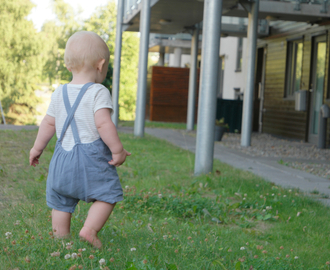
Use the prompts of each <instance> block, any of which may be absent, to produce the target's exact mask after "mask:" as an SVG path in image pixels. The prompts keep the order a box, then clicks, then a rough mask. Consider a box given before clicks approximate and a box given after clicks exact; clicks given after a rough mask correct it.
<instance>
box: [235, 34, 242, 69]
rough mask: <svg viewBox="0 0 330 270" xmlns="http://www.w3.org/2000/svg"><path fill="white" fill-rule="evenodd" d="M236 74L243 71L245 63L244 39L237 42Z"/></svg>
mask: <svg viewBox="0 0 330 270" xmlns="http://www.w3.org/2000/svg"><path fill="white" fill-rule="evenodd" d="M236 57H237V58H236V70H235V71H236V72H239V71H242V61H243V38H241V37H239V38H238V40H237V51H236Z"/></svg>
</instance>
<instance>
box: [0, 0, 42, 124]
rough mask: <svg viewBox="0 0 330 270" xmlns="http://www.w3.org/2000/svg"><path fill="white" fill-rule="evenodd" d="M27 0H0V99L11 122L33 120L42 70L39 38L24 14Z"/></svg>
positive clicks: (30, 6) (29, 4)
mask: <svg viewBox="0 0 330 270" xmlns="http://www.w3.org/2000/svg"><path fill="white" fill-rule="evenodd" d="M32 7H33V4H32V3H31V2H30V1H28V0H0V48H1V50H0V99H1V101H2V105H3V107H4V111H5V115H6V119H7V122H8V123H11V124H33V123H34V121H35V120H34V117H33V115H34V114H36V106H37V103H38V98H37V97H36V96H35V94H34V90H35V89H36V83H38V82H39V81H40V75H41V71H42V55H41V52H42V39H41V38H40V34H38V33H37V31H36V30H35V28H34V26H33V24H32V22H31V21H29V20H27V19H26V17H27V15H28V14H29V13H30V11H31V9H32Z"/></svg>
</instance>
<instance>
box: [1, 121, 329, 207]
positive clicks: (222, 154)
mask: <svg viewBox="0 0 330 270" xmlns="http://www.w3.org/2000/svg"><path fill="white" fill-rule="evenodd" d="M37 128H38V126H14V125H0V130H5V129H11V130H21V129H28V130H31V129H37ZM118 131H119V132H123V133H133V128H131V127H119V128H118ZM145 132H146V133H147V134H149V135H152V136H154V137H157V138H160V139H163V140H166V141H168V142H170V143H172V144H174V145H176V146H178V147H181V148H183V149H186V150H189V151H191V152H193V153H194V152H195V145H196V138H195V137H193V136H189V135H187V134H185V132H182V131H180V130H174V129H162V128H146V129H145ZM214 158H216V159H218V160H220V161H221V162H223V163H226V164H229V165H231V166H233V167H235V168H238V169H242V170H245V171H250V172H252V173H254V174H256V175H258V176H261V177H262V178H264V179H265V180H266V181H269V182H273V183H274V184H276V185H280V186H282V187H286V188H299V189H300V190H301V191H304V192H306V193H310V192H311V191H318V192H319V193H320V194H325V195H328V196H330V181H329V180H328V179H325V178H322V177H318V176H315V175H313V174H310V173H306V172H304V171H300V170H296V169H292V168H289V167H287V166H284V165H280V164H279V163H278V160H279V159H277V158H272V157H269V158H267V157H253V156H250V155H247V154H244V153H242V152H239V151H237V150H233V149H229V148H227V147H225V146H223V145H220V144H217V143H215V145H214ZM320 201H322V202H323V203H324V204H326V205H329V206H330V199H320Z"/></svg>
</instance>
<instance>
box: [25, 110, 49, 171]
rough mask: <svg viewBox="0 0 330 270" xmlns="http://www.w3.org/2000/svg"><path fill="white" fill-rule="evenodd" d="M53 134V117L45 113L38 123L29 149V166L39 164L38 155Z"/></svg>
mask: <svg viewBox="0 0 330 270" xmlns="http://www.w3.org/2000/svg"><path fill="white" fill-rule="evenodd" d="M54 134H55V118H54V117H52V116H50V115H46V116H45V117H44V119H43V120H42V122H41V124H40V127H39V131H38V135H37V138H36V140H35V142H34V146H33V148H32V149H31V151H30V159H29V161H30V165H31V166H33V167H35V166H36V165H37V164H39V157H40V156H41V154H42V151H43V150H44V149H45V147H46V146H47V144H48V142H49V141H50V139H51V138H52V137H53V136H54Z"/></svg>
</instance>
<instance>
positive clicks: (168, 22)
mask: <svg viewBox="0 0 330 270" xmlns="http://www.w3.org/2000/svg"><path fill="white" fill-rule="evenodd" d="M171 22H172V21H171V20H165V19H161V20H159V24H161V25H168V24H170V23H171Z"/></svg>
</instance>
